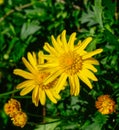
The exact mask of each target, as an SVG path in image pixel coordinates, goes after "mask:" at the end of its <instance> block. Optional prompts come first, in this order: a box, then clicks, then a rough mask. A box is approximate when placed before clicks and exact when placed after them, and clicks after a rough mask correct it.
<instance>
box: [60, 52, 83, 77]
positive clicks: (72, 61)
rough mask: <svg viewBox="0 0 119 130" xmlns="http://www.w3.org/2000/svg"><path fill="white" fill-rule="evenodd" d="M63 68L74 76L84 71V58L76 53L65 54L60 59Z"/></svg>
mask: <svg viewBox="0 0 119 130" xmlns="http://www.w3.org/2000/svg"><path fill="white" fill-rule="evenodd" d="M59 64H60V66H61V68H62V69H63V70H64V71H65V72H66V73H67V74H70V75H74V74H76V73H77V72H79V70H81V69H82V57H81V56H80V55H79V54H77V53H75V52H68V53H64V54H62V55H61V56H60V58H59Z"/></svg>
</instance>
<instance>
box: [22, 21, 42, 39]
mask: <svg viewBox="0 0 119 130" xmlns="http://www.w3.org/2000/svg"><path fill="white" fill-rule="evenodd" d="M38 24H39V23H38V22H37V21H32V22H31V23H24V24H23V26H22V29H21V39H22V40H25V39H26V38H27V37H28V36H29V35H32V34H34V33H35V32H37V31H38V30H39V29H40V26H39V25H38Z"/></svg>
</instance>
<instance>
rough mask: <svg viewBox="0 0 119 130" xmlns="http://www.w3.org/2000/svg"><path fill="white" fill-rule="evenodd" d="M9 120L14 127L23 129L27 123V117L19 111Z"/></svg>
mask: <svg viewBox="0 0 119 130" xmlns="http://www.w3.org/2000/svg"><path fill="white" fill-rule="evenodd" d="M11 120H12V121H13V124H14V125H15V126H19V127H21V128H23V127H24V126H25V125H26V123H27V115H26V113H25V112H22V111H19V112H17V113H16V114H15V115H14V116H13V117H12V118H11Z"/></svg>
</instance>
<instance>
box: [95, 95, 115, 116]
mask: <svg viewBox="0 0 119 130" xmlns="http://www.w3.org/2000/svg"><path fill="white" fill-rule="evenodd" d="M95 106H96V108H97V109H98V111H99V112H100V113H102V114H111V113H113V112H114V111H115V101H114V100H112V99H111V98H110V96H109V95H101V96H99V97H98V99H97V101H96V102H95Z"/></svg>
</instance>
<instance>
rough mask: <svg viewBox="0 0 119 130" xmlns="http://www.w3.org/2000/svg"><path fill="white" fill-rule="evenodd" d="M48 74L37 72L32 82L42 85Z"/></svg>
mask: <svg viewBox="0 0 119 130" xmlns="http://www.w3.org/2000/svg"><path fill="white" fill-rule="evenodd" d="M48 75H49V73H45V72H39V73H37V74H36V75H34V80H35V81H36V83H37V84H39V85H40V84H42V82H43V80H44V79H45V78H46V77H48Z"/></svg>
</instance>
